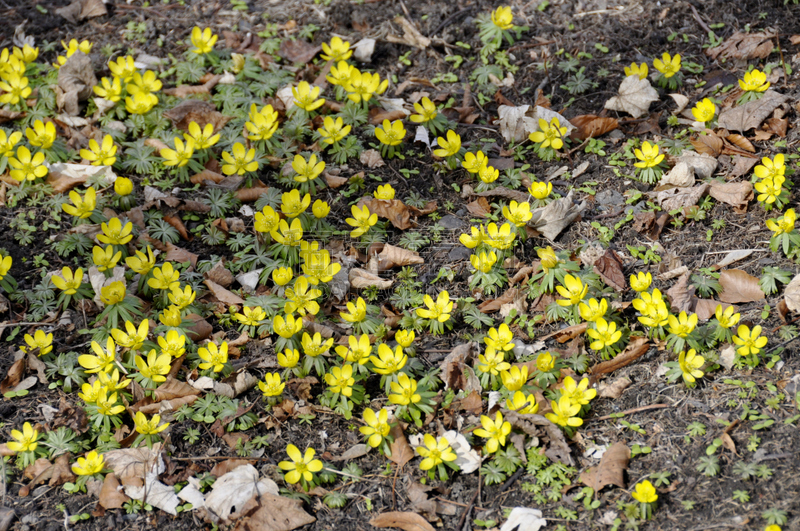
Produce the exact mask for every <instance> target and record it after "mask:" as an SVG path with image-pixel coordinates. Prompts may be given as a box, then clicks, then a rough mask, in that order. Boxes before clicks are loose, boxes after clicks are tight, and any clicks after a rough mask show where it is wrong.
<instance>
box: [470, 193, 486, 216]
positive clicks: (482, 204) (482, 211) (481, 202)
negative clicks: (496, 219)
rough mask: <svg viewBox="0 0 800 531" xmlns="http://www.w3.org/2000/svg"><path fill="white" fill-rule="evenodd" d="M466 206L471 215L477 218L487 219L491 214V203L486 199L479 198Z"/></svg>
mask: <svg viewBox="0 0 800 531" xmlns="http://www.w3.org/2000/svg"><path fill="white" fill-rule="evenodd" d="M466 206H467V210H468V211H469V213H470V214H472V215H473V216H475V217H479V218H485V217H487V216H489V214H490V213H491V210H490V208H489V201H487V200H486V198H485V197H479V198H478V199H476V200H475V201H471V202H469V203H467V205H466Z"/></svg>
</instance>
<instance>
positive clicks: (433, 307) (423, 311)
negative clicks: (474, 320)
mask: <svg viewBox="0 0 800 531" xmlns="http://www.w3.org/2000/svg"><path fill="white" fill-rule="evenodd" d="M422 302H423V303H424V304H425V306H426V307H427V308H417V315H418V316H420V317H422V318H423V319H435V320H437V321H439V322H440V323H444V322H446V321H447V320H449V319H450V312H452V311H453V302H452V301H450V294H449V293H448V292H447V291H442V292H440V293H439V295H438V296H437V297H436V301H435V302H434V300H433V297H431V296H430V295H425V297H424V298H423V301H422Z"/></svg>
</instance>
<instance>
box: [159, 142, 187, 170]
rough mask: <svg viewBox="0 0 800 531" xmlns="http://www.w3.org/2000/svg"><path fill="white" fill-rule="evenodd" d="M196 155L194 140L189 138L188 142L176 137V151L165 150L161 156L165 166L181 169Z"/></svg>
mask: <svg viewBox="0 0 800 531" xmlns="http://www.w3.org/2000/svg"><path fill="white" fill-rule="evenodd" d="M192 155H194V140H193V139H192V138H188V139H187V140H186V142H184V141H183V140H181V139H180V138H178V137H175V149H171V148H164V149H162V150H161V156H162V157H163V159H164V166H175V167H176V168H181V167H183V166H186V164H188V163H189V161H190V160H191V158H192Z"/></svg>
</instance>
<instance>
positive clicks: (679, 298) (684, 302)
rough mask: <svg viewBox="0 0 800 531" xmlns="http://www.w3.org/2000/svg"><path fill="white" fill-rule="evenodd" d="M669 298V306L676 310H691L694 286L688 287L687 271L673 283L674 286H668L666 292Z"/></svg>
mask: <svg viewBox="0 0 800 531" xmlns="http://www.w3.org/2000/svg"><path fill="white" fill-rule="evenodd" d="M666 295H667V298H668V299H669V302H670V306H672V308H674V309H675V310H676V311H678V312H691V311H692V297H693V296H694V288H691V289H689V272H688V269H687V272H686V273H684V274H683V275H681V278H679V279H678V281H677V282H676V283H675V285H674V286H672V287H671V288H669V289H668V290H667V292H666Z"/></svg>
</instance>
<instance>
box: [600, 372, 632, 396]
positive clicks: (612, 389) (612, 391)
mask: <svg viewBox="0 0 800 531" xmlns="http://www.w3.org/2000/svg"><path fill="white" fill-rule="evenodd" d="M631 383H632V382H631V380H630V378H626V377H625V376H623V377H622V378H617V379H616V380H614V381H613V382H611V383H610V384H607V385H606V384H605V383H601V384H600V386H599V387H598V391H599V392H598V395H599V396H600V398H611V399H614V400H616V399H617V398H619V397H621V396H622V393H623V392H625V389H627V388H628V387H629V386H630V385H631Z"/></svg>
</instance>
